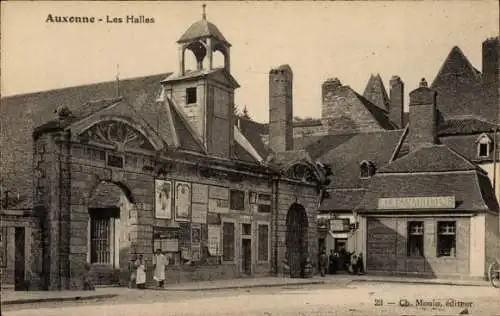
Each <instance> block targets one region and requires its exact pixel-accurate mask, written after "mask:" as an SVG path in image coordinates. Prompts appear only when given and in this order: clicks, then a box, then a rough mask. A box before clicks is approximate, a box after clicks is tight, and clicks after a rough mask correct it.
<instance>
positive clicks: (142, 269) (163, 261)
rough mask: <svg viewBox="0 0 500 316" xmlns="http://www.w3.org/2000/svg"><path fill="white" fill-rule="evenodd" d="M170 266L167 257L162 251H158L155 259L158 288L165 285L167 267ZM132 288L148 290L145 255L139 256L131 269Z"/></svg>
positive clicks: (154, 275)
mask: <svg viewBox="0 0 500 316" xmlns="http://www.w3.org/2000/svg"><path fill="white" fill-rule="evenodd" d="M167 265H168V259H167V257H166V256H165V255H164V254H163V253H162V251H161V249H156V252H155V255H154V257H153V269H154V274H153V279H154V280H155V281H156V282H157V285H158V287H163V286H164V285H165V267H166V266H167ZM130 287H136V288H138V289H145V288H146V262H145V260H144V257H143V255H139V256H138V257H137V258H136V260H135V262H134V263H133V264H132V267H131V274H130Z"/></svg>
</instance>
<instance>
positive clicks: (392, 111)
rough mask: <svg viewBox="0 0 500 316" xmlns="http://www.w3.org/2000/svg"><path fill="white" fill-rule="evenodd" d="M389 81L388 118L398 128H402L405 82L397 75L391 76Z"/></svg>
mask: <svg viewBox="0 0 500 316" xmlns="http://www.w3.org/2000/svg"><path fill="white" fill-rule="evenodd" d="M389 83H390V86H391V87H390V92H389V95H390V103H389V119H390V120H391V122H392V123H394V124H395V125H396V126H397V127H398V128H403V127H404V126H403V113H404V91H405V84H404V82H403V81H402V80H401V78H399V77H398V76H392V78H391V80H390V81H389Z"/></svg>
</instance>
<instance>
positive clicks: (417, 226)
mask: <svg viewBox="0 0 500 316" xmlns="http://www.w3.org/2000/svg"><path fill="white" fill-rule="evenodd" d="M423 255H424V223H423V222H408V248H407V256H408V257H420V256H423Z"/></svg>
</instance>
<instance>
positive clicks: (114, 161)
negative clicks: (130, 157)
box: [107, 154, 123, 168]
mask: <svg viewBox="0 0 500 316" xmlns="http://www.w3.org/2000/svg"><path fill="white" fill-rule="evenodd" d="M107 165H108V166H110V167H116V168H123V157H122V156H117V155H111V154H108V161H107Z"/></svg>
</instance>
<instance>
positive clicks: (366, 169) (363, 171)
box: [360, 160, 375, 179]
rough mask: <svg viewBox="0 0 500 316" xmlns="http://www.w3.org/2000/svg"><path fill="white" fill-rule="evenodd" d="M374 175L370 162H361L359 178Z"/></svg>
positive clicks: (373, 168) (373, 166) (373, 167)
mask: <svg viewBox="0 0 500 316" xmlns="http://www.w3.org/2000/svg"><path fill="white" fill-rule="evenodd" d="M374 174H375V165H374V164H373V162H371V161H367V160H363V161H362V162H361V164H360V177H361V178H362V179H366V178H370V177H372V176H373V175H374Z"/></svg>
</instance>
